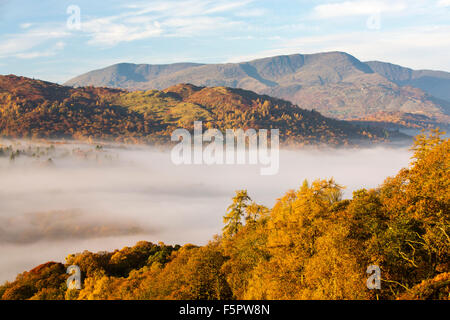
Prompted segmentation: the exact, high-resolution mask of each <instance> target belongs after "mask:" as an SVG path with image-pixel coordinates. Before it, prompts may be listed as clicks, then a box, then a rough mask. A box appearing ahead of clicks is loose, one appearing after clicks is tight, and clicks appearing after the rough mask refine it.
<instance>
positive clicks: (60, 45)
mask: <svg viewBox="0 0 450 320" xmlns="http://www.w3.org/2000/svg"><path fill="white" fill-rule="evenodd" d="M65 45H66V44H65V43H64V42H62V41H59V42H57V43H56V44H55V45H53V46H52V47H51V48H49V49H44V50H40V51H28V52H24V53H17V54H16V57H18V58H20V59H34V58H40V57H51V56H54V55H56V54H58V53H59V52H60V51H62V50H63V49H64V47H65Z"/></svg>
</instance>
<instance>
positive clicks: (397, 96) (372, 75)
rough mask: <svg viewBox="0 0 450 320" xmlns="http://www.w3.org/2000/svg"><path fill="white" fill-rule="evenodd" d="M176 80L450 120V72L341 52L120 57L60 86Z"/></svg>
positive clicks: (379, 114) (368, 113) (332, 106)
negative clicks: (231, 59)
mask: <svg viewBox="0 0 450 320" xmlns="http://www.w3.org/2000/svg"><path fill="white" fill-rule="evenodd" d="M179 83H190V84H193V85H196V86H224V87H231V88H242V89H245V90H251V91H254V92H256V93H259V94H265V95H270V96H273V97H277V98H281V99H285V100H288V101H290V102H292V103H293V104H296V105H298V106H299V107H301V108H303V109H308V110H311V109H314V110H317V111H319V112H321V113H322V114H323V115H325V116H327V117H332V118H336V119H343V120H352V121H361V122H368V121H370V122H372V123H377V122H378V123H384V124H386V123H388V124H389V123H390V124H392V125H397V126H399V127H410V128H424V127H429V126H435V125H437V126H441V127H442V126H444V127H445V126H448V125H449V123H450V73H448V72H443V71H431V70H412V69H409V68H405V67H401V66H398V65H394V64H390V63H385V62H378V61H369V62H362V61H360V60H358V59H357V58H355V57H354V56H352V55H350V54H347V53H344V52H325V53H317V54H294V55H285V56H277V57H270V58H264V59H258V60H253V61H248V62H242V63H227V64H198V63H175V64H165V65H151V64H131V63H120V64H116V65H112V66H109V67H106V68H104V69H100V70H94V71H91V72H88V73H86V74H83V75H80V76H78V77H75V78H73V79H71V80H69V81H67V82H66V83H65V85H67V86H74V87H83V86H96V87H111V88H121V89H126V90H150V89H158V90H161V89H164V88H167V87H170V86H173V85H176V84H179Z"/></svg>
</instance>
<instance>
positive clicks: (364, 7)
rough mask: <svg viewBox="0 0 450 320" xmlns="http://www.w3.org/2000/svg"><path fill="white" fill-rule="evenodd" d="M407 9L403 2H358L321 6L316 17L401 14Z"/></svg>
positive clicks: (372, 0) (317, 7)
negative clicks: (400, 12)
mask: <svg viewBox="0 0 450 320" xmlns="http://www.w3.org/2000/svg"><path fill="white" fill-rule="evenodd" d="M406 8H407V5H406V4H405V3H403V1H396V2H394V3H393V1H389V2H387V1H376V0H358V1H345V2H338V3H327V4H321V5H318V6H316V7H314V10H313V12H314V13H313V15H314V17H317V18H321V19H325V18H336V17H348V16H361V15H372V14H377V13H381V12H399V11H403V10H405V9H406Z"/></svg>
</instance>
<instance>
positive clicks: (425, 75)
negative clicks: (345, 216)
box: [366, 61, 450, 102]
mask: <svg viewBox="0 0 450 320" xmlns="http://www.w3.org/2000/svg"><path fill="white" fill-rule="evenodd" d="M366 64H367V65H368V66H369V67H370V68H372V70H373V71H375V72H377V73H379V74H380V75H382V76H383V77H385V78H386V79H388V80H390V81H392V82H395V83H396V84H398V85H400V86H411V87H414V88H419V89H422V90H423V91H425V92H426V93H428V94H430V95H432V96H434V97H436V98H438V99H442V100H446V101H448V102H450V72H444V71H433V70H413V69H410V68H405V67H402V66H399V65H395V64H392V63H386V62H380V61H368V62H366Z"/></svg>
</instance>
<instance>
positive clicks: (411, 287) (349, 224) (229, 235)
mask: <svg viewBox="0 0 450 320" xmlns="http://www.w3.org/2000/svg"><path fill="white" fill-rule="evenodd" d="M413 150H414V156H413V158H412V162H411V164H410V166H409V167H408V168H405V169H402V170H401V171H400V172H398V174H397V175H395V176H393V177H389V178H387V179H386V180H385V182H384V183H383V184H382V185H380V186H379V187H378V188H376V189H370V190H366V189H361V190H358V191H355V192H354V193H353V197H352V198H351V199H342V188H343V187H342V186H340V185H339V184H338V183H337V182H335V181H334V180H333V179H325V180H316V181H313V182H311V183H309V182H307V181H305V182H304V183H303V184H302V185H301V187H300V188H299V189H298V190H290V191H288V192H287V193H286V194H285V195H284V196H283V197H282V198H280V199H278V201H277V202H276V204H275V206H274V207H273V208H266V207H264V206H261V205H259V204H257V203H254V202H253V201H252V199H251V197H250V194H249V192H248V191H247V190H240V191H237V192H236V195H235V196H234V197H233V199H232V203H231V204H230V206H229V207H228V209H227V212H226V213H225V216H224V228H223V232H222V234H220V235H217V236H215V237H214V238H213V240H211V241H210V242H209V243H208V244H207V245H204V246H196V245H193V244H186V245H184V246H178V245H175V246H174V245H166V244H163V243H159V244H153V243H149V242H145V241H142V242H139V243H137V244H136V245H135V246H134V247H125V248H123V249H122V250H116V251H114V252H99V253H92V252H87V251H86V252H83V253H79V254H72V255H69V256H68V257H67V258H66V261H65V264H63V263H57V262H47V263H44V264H42V265H40V266H38V267H36V268H34V269H32V270H31V271H28V272H24V273H22V274H20V275H18V276H17V278H16V280H15V281H13V282H9V283H5V284H4V285H2V286H0V297H1V298H2V299H33V300H35V299H80V300H82V299H192V300H197V299H269V300H271V299H445V300H448V299H449V298H450V237H449V235H450V172H449V165H450V152H449V151H450V139H443V138H441V134H440V133H439V132H438V131H434V132H432V133H431V134H430V135H428V136H427V135H425V134H423V135H420V136H418V137H417V138H416V141H415V143H414V146H413ZM70 265H77V266H79V267H80V269H81V271H82V276H83V277H82V281H83V287H82V289H81V290H67V287H66V280H67V278H68V275H67V274H66V268H67V267H68V266H70ZM369 265H378V266H379V267H380V268H381V289H380V290H368V289H367V287H366V279H367V277H368V275H367V274H366V269H367V267H368V266H369Z"/></svg>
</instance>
